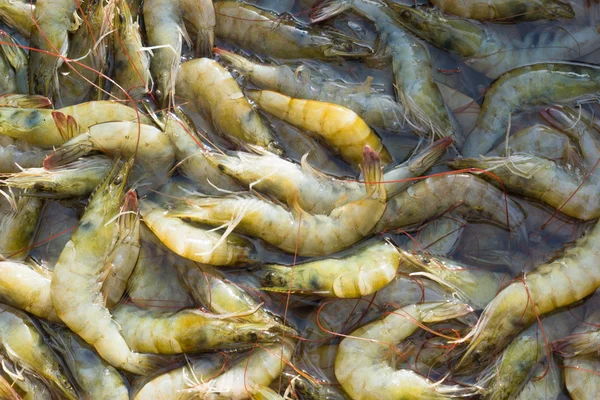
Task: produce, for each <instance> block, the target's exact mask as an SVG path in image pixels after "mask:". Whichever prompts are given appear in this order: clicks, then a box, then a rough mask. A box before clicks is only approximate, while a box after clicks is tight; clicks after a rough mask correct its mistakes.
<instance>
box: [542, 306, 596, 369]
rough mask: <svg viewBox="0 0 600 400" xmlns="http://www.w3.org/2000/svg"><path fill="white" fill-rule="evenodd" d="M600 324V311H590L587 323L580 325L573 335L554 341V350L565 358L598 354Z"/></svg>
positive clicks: (586, 319)
mask: <svg viewBox="0 0 600 400" xmlns="http://www.w3.org/2000/svg"><path fill="white" fill-rule="evenodd" d="M593 305H596V304H593ZM598 322H600V310H597V309H589V310H588V312H587V315H586V318H585V322H583V323H580V324H578V326H577V327H576V328H575V330H573V332H572V333H571V335H569V336H566V337H563V338H560V339H558V340H556V341H554V343H552V348H553V349H554V351H556V352H557V353H558V354H560V355H561V356H562V357H564V358H567V357H576V356H578V355H586V354H598V350H600V329H599V328H598Z"/></svg>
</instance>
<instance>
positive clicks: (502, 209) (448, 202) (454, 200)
mask: <svg viewBox="0 0 600 400" xmlns="http://www.w3.org/2000/svg"><path fill="white" fill-rule="evenodd" d="M473 178H474V176H473V175H470V174H452V175H450V174H448V175H439V176H431V177H429V178H426V179H423V180H422V181H419V182H417V183H415V184H414V185H412V186H410V187H409V188H408V189H406V190H405V191H404V192H402V193H400V194H398V195H396V196H394V197H392V198H391V199H389V201H388V208H387V210H386V212H385V213H384V215H383V217H382V218H381V221H380V222H379V223H378V224H377V226H376V227H375V230H376V231H377V232H381V231H383V230H385V229H386V228H398V227H406V226H410V225H412V224H418V223H421V222H422V221H423V220H426V219H430V218H433V217H435V216H437V215H440V214H443V213H444V212H446V211H447V210H449V209H451V208H453V207H457V206H462V205H465V206H466V207H464V212H463V213H464V214H467V216H470V217H469V218H468V219H471V217H477V218H479V219H484V220H486V221H489V222H493V223H495V224H497V225H500V226H503V227H505V228H510V229H513V230H514V229H516V228H518V227H519V226H521V224H522V223H523V221H524V220H525V216H526V215H525V212H524V211H523V209H522V208H521V206H520V205H519V204H518V203H516V202H515V201H514V200H512V199H511V198H509V197H506V195H505V194H504V193H503V192H502V191H501V190H500V189H496V188H495V187H494V186H493V185H492V184H490V183H488V182H486V181H484V180H483V179H479V178H475V179H473ZM457 211H462V210H461V208H460V207H459V208H458V209H457Z"/></svg>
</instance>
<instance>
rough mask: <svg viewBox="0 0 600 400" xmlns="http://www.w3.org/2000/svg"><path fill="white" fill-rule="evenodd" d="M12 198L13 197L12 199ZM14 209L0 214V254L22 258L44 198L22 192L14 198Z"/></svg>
mask: <svg viewBox="0 0 600 400" xmlns="http://www.w3.org/2000/svg"><path fill="white" fill-rule="evenodd" d="M13 200H14V199H13ZM13 205H14V206H16V208H15V209H9V210H7V212H5V213H2V214H0V232H2V235H1V236H0V255H2V256H4V257H6V258H11V259H13V260H23V259H25V258H27V255H28V254H29V248H30V247H29V246H30V245H31V243H32V242H33V240H34V238H35V234H36V232H37V228H38V226H39V220H40V217H41V216H42V211H43V208H44V199H41V198H39V197H29V196H27V193H24V194H23V195H22V196H20V197H19V199H18V200H15V203H14V204H13Z"/></svg>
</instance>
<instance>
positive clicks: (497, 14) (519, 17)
mask: <svg viewBox="0 0 600 400" xmlns="http://www.w3.org/2000/svg"><path fill="white" fill-rule="evenodd" d="M430 1H431V3H432V4H433V5H435V6H436V7H438V8H439V9H441V10H442V11H445V12H447V13H450V14H454V15H457V16H459V17H464V18H470V19H478V20H481V21H492V22H494V21H496V22H513V21H537V20H540V19H557V18H574V17H575V11H573V7H572V6H571V4H570V3H569V2H568V1H563V0H500V1H498V0H492V1H490V0H430Z"/></svg>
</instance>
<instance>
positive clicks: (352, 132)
mask: <svg viewBox="0 0 600 400" xmlns="http://www.w3.org/2000/svg"><path fill="white" fill-rule="evenodd" d="M246 96H248V98H249V99H250V100H252V101H254V102H256V104H257V105H258V106H259V107H260V108H261V109H263V110H264V111H266V112H268V113H269V114H272V115H274V116H276V117H277V118H280V119H283V120H284V121H285V122H287V123H289V124H291V125H293V126H295V127H297V128H299V129H302V130H307V131H310V132H312V133H313V134H314V135H315V136H316V137H318V138H319V139H320V140H322V141H323V142H325V143H326V144H327V145H328V146H330V147H331V148H332V149H333V150H334V152H336V153H338V154H339V155H340V157H341V158H342V159H343V160H344V161H346V162H348V163H349V164H351V165H353V166H355V167H356V166H358V165H360V163H361V162H362V150H363V147H365V146H369V147H371V148H372V149H373V150H374V151H375V152H377V153H378V154H379V158H380V160H381V164H382V165H384V166H385V165H387V164H389V163H391V162H392V156H391V155H390V153H389V152H388V151H387V149H386V148H385V146H384V145H383V143H382V142H381V139H380V138H379V137H378V136H377V135H376V134H375V132H373V131H372V130H371V128H369V126H368V125H367V124H366V123H365V121H363V120H362V119H361V118H360V117H359V116H358V115H356V113H354V111H352V110H350V109H348V108H345V107H342V106H338V105H337V104H333V103H325V102H321V101H315V100H303V99H293V98H291V97H288V96H285V95H283V94H280V93H277V92H271V91H268V90H260V91H259V90H250V91H246Z"/></svg>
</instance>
